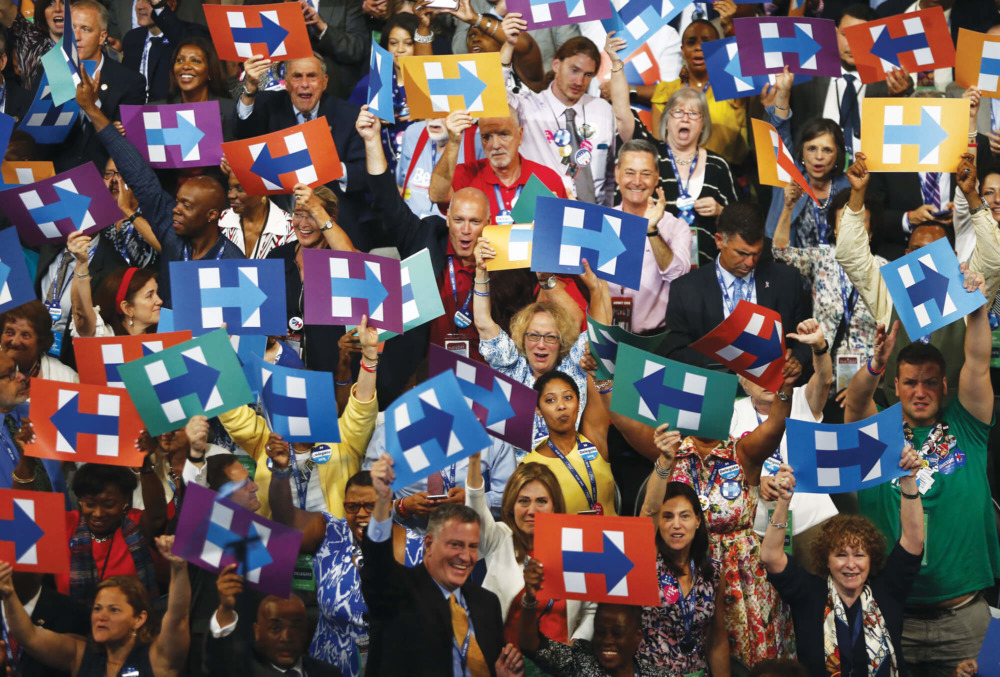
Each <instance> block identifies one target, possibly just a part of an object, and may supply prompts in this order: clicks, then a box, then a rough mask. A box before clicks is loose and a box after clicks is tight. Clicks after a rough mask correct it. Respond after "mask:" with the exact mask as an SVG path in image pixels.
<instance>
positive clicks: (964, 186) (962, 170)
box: [911, 153, 977, 221]
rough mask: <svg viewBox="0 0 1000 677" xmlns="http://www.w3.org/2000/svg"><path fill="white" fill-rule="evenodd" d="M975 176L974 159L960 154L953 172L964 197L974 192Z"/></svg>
mask: <svg viewBox="0 0 1000 677" xmlns="http://www.w3.org/2000/svg"><path fill="white" fill-rule="evenodd" d="M976 174H977V172H976V158H975V157H973V155H972V153H962V157H961V159H960V160H959V161H958V169H956V170H955V180H956V181H957V182H958V187H959V188H960V189H961V191H962V192H963V193H964V194H965V195H972V194H973V193H975V192H976V179H977V175H976ZM911 221H912V219H911Z"/></svg>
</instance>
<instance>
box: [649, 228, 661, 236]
mask: <svg viewBox="0 0 1000 677" xmlns="http://www.w3.org/2000/svg"><path fill="white" fill-rule="evenodd" d="M659 234H660V228H659V226H657V227H656V228H653V230H647V231H646V237H656V236H657V235H659Z"/></svg>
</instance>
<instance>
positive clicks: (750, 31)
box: [733, 16, 841, 78]
mask: <svg viewBox="0 0 1000 677" xmlns="http://www.w3.org/2000/svg"><path fill="white" fill-rule="evenodd" d="M733 26H734V28H735V31H736V44H737V45H738V46H739V55H740V69H741V70H742V72H743V75H744V76H747V77H752V76H754V75H767V74H769V73H780V72H781V71H782V70H783V69H784V67H785V66H788V68H789V70H790V71H791V72H792V73H802V74H804V75H814V76H817V75H825V76H828V77H834V78H835V77H839V76H840V72H841V70H840V50H839V49H838V48H837V25H836V23H835V22H834V21H832V20H831V19H805V18H801V17H788V16H780V17H756V18H748V19H735V20H734V21H733Z"/></svg>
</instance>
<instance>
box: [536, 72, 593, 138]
mask: <svg viewBox="0 0 1000 677" xmlns="http://www.w3.org/2000/svg"><path fill="white" fill-rule="evenodd" d="M555 86H556V83H555V81H554V80H553V81H552V84H550V85H549V87H548V89H546V90H545V91H543V92H542V98H543V99H545V103H546V104H548V106H549V108H550V109H551V110H552V113H553V114H555V116H556V119H557V120H558V122H559V125H560V127H561V126H562V125H565V124H566V116H565V113H566V109H567V108H572V109H573V110H574V111H576V116H577V119H580V118H581V117H582V115H583V109H584V104H585V103H586V102H585V99H586V98H587V97H588V96H590V95H589V94H586V93H584V94H582V95H581V96H580V98H579V99H577V101H576V103H575V104H573V105H572V106H567V105H566V104H564V103H563V102H562V101H560V100H559V97H557V96H556V93H555V92H554V91H552V88H553V87H555ZM582 123H583V120H582V119H580V124H582Z"/></svg>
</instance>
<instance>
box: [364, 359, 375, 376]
mask: <svg viewBox="0 0 1000 677" xmlns="http://www.w3.org/2000/svg"><path fill="white" fill-rule="evenodd" d="M361 368H362V369H364V370H365V371H367V372H368V373H369V374H374V373H375V372H376V371H378V360H375V364H373V365H371V366H369V365H367V364H365V361H364V360H361Z"/></svg>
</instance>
